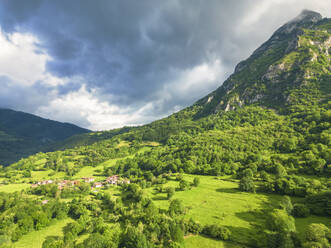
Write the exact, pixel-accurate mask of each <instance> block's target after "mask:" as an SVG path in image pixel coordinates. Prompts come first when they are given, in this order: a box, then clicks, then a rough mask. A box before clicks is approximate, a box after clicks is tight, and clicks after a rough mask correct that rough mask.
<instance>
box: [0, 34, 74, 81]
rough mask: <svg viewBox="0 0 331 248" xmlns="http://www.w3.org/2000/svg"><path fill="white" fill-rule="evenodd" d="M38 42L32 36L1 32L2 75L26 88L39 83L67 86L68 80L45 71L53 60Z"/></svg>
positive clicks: (0, 69) (0, 58)
mask: <svg viewBox="0 0 331 248" xmlns="http://www.w3.org/2000/svg"><path fill="white" fill-rule="evenodd" d="M38 42H39V41H38V39H37V38H36V37H34V36H33V35H31V34H25V33H17V32H16V33H13V34H9V35H8V36H5V35H4V34H3V33H2V32H1V30H0V48H1V49H0V75H1V76H7V77H8V78H11V79H12V80H13V81H15V82H17V83H19V84H21V85H24V86H31V85H33V84H35V83H36V82H37V81H40V82H43V83H45V84H47V85H50V86H56V85H60V84H65V83H66V81H67V80H68V79H65V78H62V79H61V78H57V77H54V76H52V75H51V74H49V73H48V72H46V71H45V65H46V62H47V61H48V60H50V59H51V58H50V57H49V56H48V55H47V54H46V53H44V52H43V51H41V50H40V49H39V48H38V46H37V44H38Z"/></svg>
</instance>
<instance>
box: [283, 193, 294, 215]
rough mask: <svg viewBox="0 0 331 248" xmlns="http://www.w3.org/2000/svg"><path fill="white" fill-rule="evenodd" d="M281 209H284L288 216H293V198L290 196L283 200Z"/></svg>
mask: <svg viewBox="0 0 331 248" xmlns="http://www.w3.org/2000/svg"><path fill="white" fill-rule="evenodd" d="M280 207H281V208H282V209H284V210H285V211H286V212H287V214H288V215H291V214H292V211H293V205H292V201H291V198H290V197H289V196H287V195H286V196H284V197H283V199H282V200H281V202H280Z"/></svg>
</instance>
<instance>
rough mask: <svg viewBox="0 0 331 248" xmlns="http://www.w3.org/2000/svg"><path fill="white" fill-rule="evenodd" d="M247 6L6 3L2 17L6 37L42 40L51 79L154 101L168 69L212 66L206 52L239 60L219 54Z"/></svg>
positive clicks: (227, 3) (237, 3)
mask: <svg viewBox="0 0 331 248" xmlns="http://www.w3.org/2000/svg"><path fill="white" fill-rule="evenodd" d="M22 3H23V4H22ZM248 7H249V6H248V3H247V1H243V0H240V1H235V2H234V1H218V0H217V1H216V0H215V1H208V2H206V1H197V0H196V1H192V0H189V1H188V0H187V1H148V0H145V1H133V0H132V1H122V0H117V1H108V0H98V1H78V0H77V1H74V0H71V1H67V0H60V1H46V0H44V1H42V0H39V1H20V0H5V1H3V3H2V7H1V18H0V20H1V26H2V27H3V29H4V31H5V32H13V31H20V32H30V33H32V34H34V35H36V36H37V37H38V38H39V39H40V44H39V46H40V47H42V48H43V49H46V51H47V53H48V54H49V55H50V56H51V57H52V60H50V61H48V63H47V69H48V70H49V71H50V72H52V73H53V74H54V75H56V76H59V77H72V76H82V77H83V78H84V79H85V80H86V81H87V83H88V86H90V87H99V88H101V89H102V90H104V91H105V92H109V93H111V94H115V95H116V94H126V95H127V96H129V97H126V98H125V99H130V101H131V102H129V103H132V102H134V101H145V100H147V98H153V97H154V93H155V92H156V91H157V90H158V89H159V88H160V87H162V86H163V84H165V83H167V82H168V80H169V79H170V78H171V77H172V76H175V75H171V73H170V70H171V69H172V68H175V69H176V70H177V71H180V70H185V69H188V68H192V67H194V66H196V65H199V64H201V63H203V62H209V61H210V60H211V59H215V58H211V54H212V55H213V56H217V57H221V59H222V60H224V61H225V63H229V64H231V65H232V64H233V63H234V62H235V61H237V60H238V58H236V57H233V56H231V57H230V56H224V54H221V52H222V50H223V48H222V45H223V43H224V40H225V39H224V37H228V38H227V39H229V38H230V39H231V32H232V30H233V27H234V26H235V25H236V24H237V21H238V20H240V16H241V15H242V12H243V11H245V10H247V9H248ZM232 49H235V48H232ZM230 50H231V48H230ZM215 51H216V52H217V51H219V52H220V53H219V54H217V53H215ZM229 52H231V51H229ZM125 104H127V103H125Z"/></svg>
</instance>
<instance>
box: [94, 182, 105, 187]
mask: <svg viewBox="0 0 331 248" xmlns="http://www.w3.org/2000/svg"><path fill="white" fill-rule="evenodd" d="M102 186H103V185H102V183H100V182H97V183H94V184H93V188H101V187H102Z"/></svg>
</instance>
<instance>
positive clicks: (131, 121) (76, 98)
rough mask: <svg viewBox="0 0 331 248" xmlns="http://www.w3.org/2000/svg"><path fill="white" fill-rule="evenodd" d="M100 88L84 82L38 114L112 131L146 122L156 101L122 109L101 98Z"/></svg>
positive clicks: (38, 111)
mask: <svg viewBox="0 0 331 248" xmlns="http://www.w3.org/2000/svg"><path fill="white" fill-rule="evenodd" d="M99 98H100V97H99V96H98V93H97V90H91V91H88V90H86V87H85V85H83V86H82V87H81V88H80V89H79V90H78V91H76V92H71V93H69V94H66V95H64V96H61V97H57V98H55V99H53V100H52V101H50V102H49V104H48V105H45V106H41V107H40V108H38V110H37V111H36V114H38V115H40V116H43V117H48V118H52V119H55V120H60V121H63V122H71V123H79V124H80V125H82V126H84V127H87V128H89V129H92V130H109V129H112V128H117V127H123V126H125V125H139V124H142V123H145V122H146V121H151V120H153V118H155V116H153V117H151V119H148V117H147V119H148V120H146V115H145V113H146V112H148V110H149V109H150V108H152V103H149V104H146V105H144V106H142V107H140V108H135V107H126V108H123V107H122V108H121V107H119V106H117V105H115V104H110V103H109V102H107V101H101V100H99Z"/></svg>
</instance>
